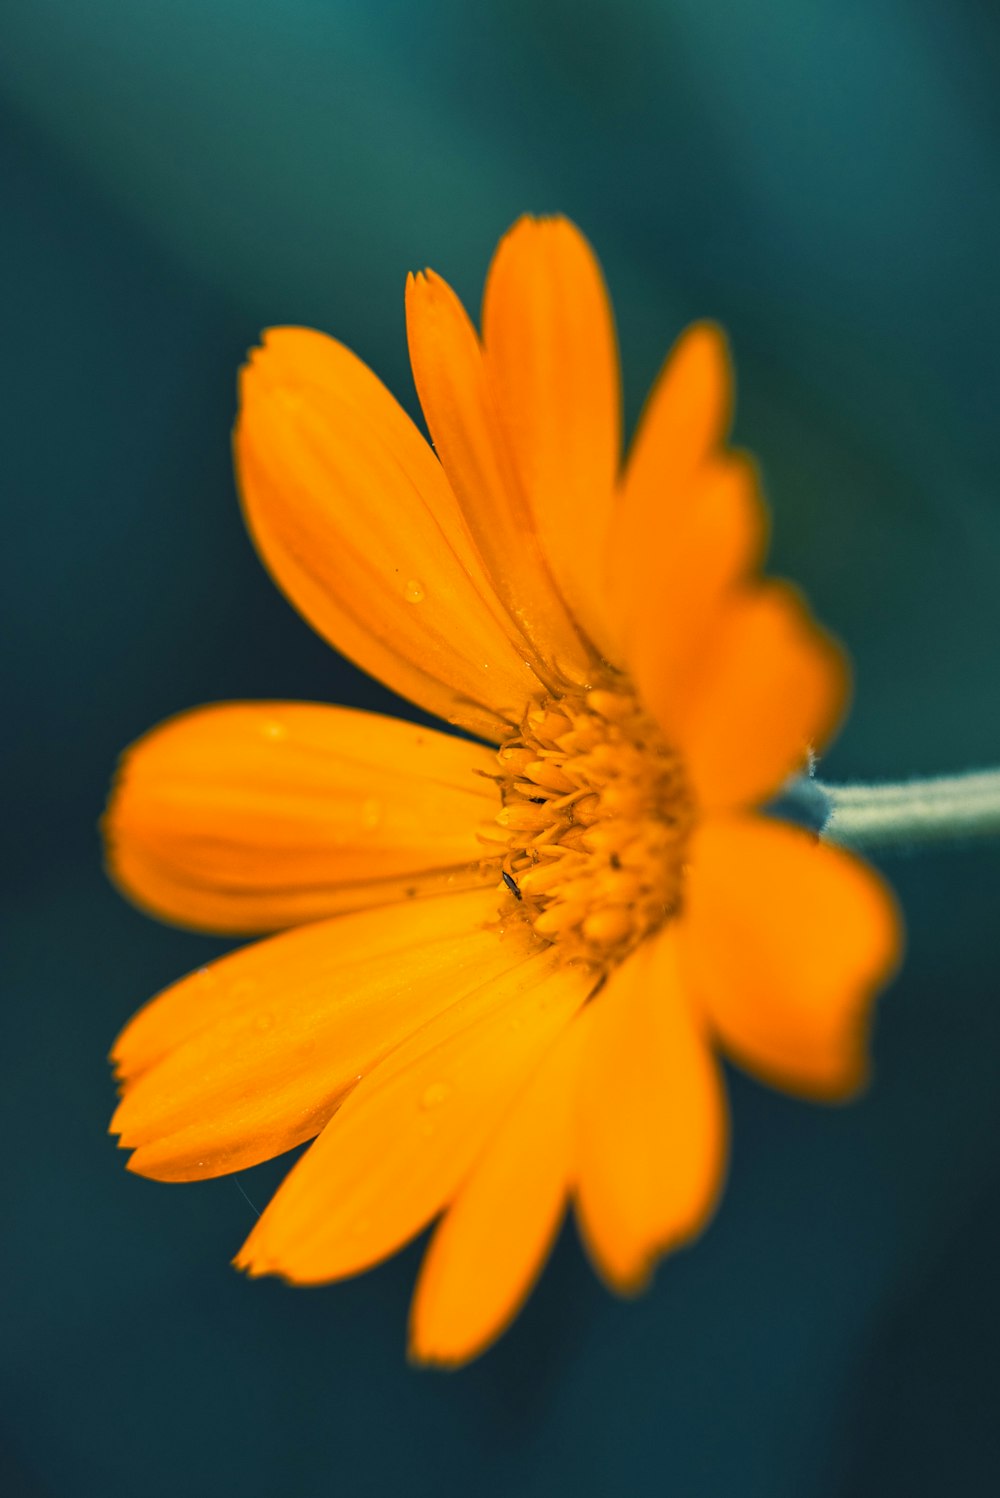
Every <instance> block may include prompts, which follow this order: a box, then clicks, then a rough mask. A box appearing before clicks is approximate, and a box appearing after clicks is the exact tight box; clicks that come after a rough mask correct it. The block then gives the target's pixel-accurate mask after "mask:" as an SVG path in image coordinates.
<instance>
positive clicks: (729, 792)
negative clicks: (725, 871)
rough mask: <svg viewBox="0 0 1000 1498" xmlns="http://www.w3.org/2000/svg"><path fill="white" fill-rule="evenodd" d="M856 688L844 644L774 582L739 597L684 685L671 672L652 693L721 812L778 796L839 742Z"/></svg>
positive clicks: (706, 804)
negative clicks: (812, 754)
mask: <svg viewBox="0 0 1000 1498" xmlns="http://www.w3.org/2000/svg"><path fill="white" fill-rule="evenodd" d="M671 688H672V689H671ZM847 689H848V672H847V662H846V660H845V658H844V655H843V652H842V651H841V650H840V648H839V646H838V645H836V644H835V643H834V642H833V640H831V638H830V637H829V635H827V634H825V633H824V632H823V631H822V630H821V629H820V627H819V625H818V624H816V622H815V621H814V620H813V618H812V616H811V615H810V614H809V611H808V610H807V608H806V607H805V604H804V603H803V602H802V600H801V599H800V598H799V597H798V595H797V594H796V593H795V592H794V590H793V589H792V588H790V587H789V586H788V585H787V584H785V583H775V582H770V583H765V584H762V585H761V586H759V587H756V588H753V589H751V588H746V589H742V590H740V591H739V592H737V593H735V594H734V595H733V596H732V598H731V599H730V601H729V602H728V603H727V604H726V606H725V607H724V608H723V609H722V610H721V611H720V612H719V613H718V614H717V616H716V621H715V624H714V625H713V626H712V628H711V630H710V631H709V633H708V635H707V637H706V639H705V642H704V646H703V648H702V650H701V651H700V652H698V653H697V655H696V656H695V657H694V658H693V659H692V661H691V664H690V669H689V670H688V671H687V673H686V677H685V680H684V683H683V685H678V684H677V681H676V677H675V678H674V680H673V682H671V679H670V676H669V675H668V674H665V675H664V676H663V677H662V678H661V679H659V680H657V681H656V682H655V683H653V684H652V685H650V684H649V683H648V682H647V683H646V684H645V689H644V696H645V699H646V704H647V706H648V707H649V709H650V711H651V712H652V713H653V714H654V716H655V717H656V718H658V720H659V722H660V726H661V727H662V729H663V731H664V734H665V735H666V737H667V738H668V740H669V741H670V742H671V743H673V744H674V745H676V747H677V748H678V749H679V750H680V752H681V754H682V755H683V757H684V762H685V766H686V769H687V774H688V779H689V781H690V783H691V786H692V789H693V791H694V793H695V796H696V799H697V800H698V802H699V804H700V806H701V807H702V810H707V811H712V810H716V809H719V808H725V807H732V806H746V805H752V804H754V803H756V802H760V801H764V800H766V799H767V798H768V797H769V796H771V795H773V794H774V793H775V792H777V791H778V790H779V789H780V787H781V786H782V785H783V784H784V782H785V780H786V779H787V778H788V776H789V775H791V774H792V773H793V772H795V771H796V770H800V769H802V768H803V766H804V765H805V763H806V762H807V759H808V755H809V751H810V749H811V748H812V747H813V746H814V745H816V746H820V745H822V744H824V743H826V742H827V740H828V739H829V738H830V736H831V734H832V732H833V730H834V728H835V727H836V724H837V722H838V721H839V719H840V716H841V713H842V711H843V708H844V703H845V699H846V696H847Z"/></svg>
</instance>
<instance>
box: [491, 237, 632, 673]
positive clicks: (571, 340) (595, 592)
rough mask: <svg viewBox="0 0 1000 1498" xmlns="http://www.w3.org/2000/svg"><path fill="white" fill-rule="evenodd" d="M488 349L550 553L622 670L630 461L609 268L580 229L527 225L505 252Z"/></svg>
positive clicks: (495, 269)
mask: <svg viewBox="0 0 1000 1498" xmlns="http://www.w3.org/2000/svg"><path fill="white" fill-rule="evenodd" d="M483 342H484V345H485V352H486V367H487V369H488V371H489V374H490V378H491V381H492V384H493V387H494V389H495V391H496V394H497V400H498V403H499V408H500V414H501V417H502V420H503V426H504V429H505V431H506V434H507V437H508V440H509V442H510V447H511V451H512V453H513V456H514V461H515V464H516V467H517V472H518V476H519V478H520V481H521V484H522V487H523V490H524V493H525V494H526V495H527V498H528V502H529V505H530V509H531V513H532V515H533V517H534V521H535V525H536V527H537V529H538V534H539V536H540V537H541V543H542V550H543V551H544V553H545V556H546V558H547V559H548V563H549V566H550V567H551V568H552V571H553V573H554V575H555V578H556V581H557V582H558V584H559V586H560V588H561V589H562V592H563V596H564V597H565V599H566V601H567V603H568V604H569V606H570V608H571V610H572V612H573V614H574V616H575V617H576V618H577V619H578V620H579V621H580V623H581V624H582V625H583V627H584V629H585V630H586V631H587V633H588V635H589V636H590V638H591V639H592V640H593V641H594V643H595V644H596V645H597V646H598V647H599V649H600V650H601V651H602V653H604V654H605V655H607V656H609V657H610V658H611V659H615V658H616V657H615V642H614V638H613V636H612V633H611V631H610V629H609V625H608V621H607V614H606V593H605V571H606V545H607V536H608V527H609V524H610V521H611V514H612V508H613V504H614V496H615V487H616V484H617V480H618V465H619V460H620V455H621V381H620V377H619V370H618V346H617V341H616V338H615V328H614V318H613V315H612V311H611V302H610V300H609V297H608V293H607V288H606V287H605V284H604V277H603V276H602V274H601V268H600V266H599V265H598V263H597V258H596V256H595V255H594V252H593V250H592V249H591V247H590V245H589V244H588V243H587V241H586V239H585V238H584V237H583V235H582V234H581V233H580V231H579V229H577V228H576V226H575V225H574V224H571V223H570V222H569V221H568V220H567V219H565V218H561V217H557V218H543V219H536V218H530V217H527V216H526V217H524V218H521V219H519V220H518V222H517V223H516V224H515V225H514V227H513V228H512V229H511V230H510V231H509V233H507V234H506V235H505V236H504V238H503V239H502V240H501V241H500V245H499V247H498V249H497V252H496V255H495V256H494V259H493V263H492V265H491V266H490V270H489V274H488V276H487V280H486V294H485V297H484V301H483Z"/></svg>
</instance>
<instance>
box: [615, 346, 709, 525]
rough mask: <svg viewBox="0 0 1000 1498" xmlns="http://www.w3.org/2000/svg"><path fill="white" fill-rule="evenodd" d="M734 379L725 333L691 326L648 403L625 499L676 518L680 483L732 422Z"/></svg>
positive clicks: (627, 473)
mask: <svg viewBox="0 0 1000 1498" xmlns="http://www.w3.org/2000/svg"><path fill="white" fill-rule="evenodd" d="M732 406H733V375H732V367H731V364H730V359H729V348H728V345H727V343H726V335H725V333H724V332H723V331H722V329H721V328H720V327H718V326H717V325H716V324H715V323H710V322H700V323H692V324H691V326H690V327H689V328H686V329H685V330H684V332H683V333H682V334H681V336H680V337H679V338H678V340H677V342H676V343H675V344H674V346H673V348H672V349H671V350H670V353H669V354H668V355H667V357H666V360H665V361H664V364H663V368H662V369H661V371H660V374H659V376H658V377H657V380H656V382H655V384H654V385H653V388H652V390H651V392H650V395H649V399H648V400H647V402H646V407H645V410H644V411H643V413H642V417H641V419H640V421H639V426H638V429H637V431H636V434H635V438H634V439H633V442H632V447H631V450H630V452H629V455H628V463H627V465H626V469H625V479H624V485H623V489H624V493H623V501H624V503H625V505H626V507H627V508H628V509H629V510H632V509H635V510H637V511H645V512H646V513H647V514H653V513H654V512H655V511H656V510H657V508H658V507H659V506H661V505H662V506H665V507H667V508H668V509H671V510H673V512H674V513H675V515H677V516H678V517H679V515H680V511H681V510H682V508H683V495H684V484H685V483H686V482H687V480H688V479H689V478H690V477H691V476H692V474H694V472H695V471H696V470H697V469H698V468H700V467H701V465H702V464H703V463H704V462H705V461H706V460H707V459H709V458H710V457H711V456H712V455H713V454H714V453H716V452H718V450H719V449H720V448H721V446H722V444H723V442H724V441H725V438H726V435H727V433H728V431H729V424H730V421H731V420H732Z"/></svg>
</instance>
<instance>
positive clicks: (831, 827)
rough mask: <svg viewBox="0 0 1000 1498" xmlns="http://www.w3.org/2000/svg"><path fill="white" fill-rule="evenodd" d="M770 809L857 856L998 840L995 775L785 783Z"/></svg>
mask: <svg viewBox="0 0 1000 1498" xmlns="http://www.w3.org/2000/svg"><path fill="white" fill-rule="evenodd" d="M775 809H776V810H778V811H779V812H782V813H784V814H787V815H791V816H792V817H794V819H795V820H796V821H799V822H803V823H805V824H806V825H807V826H809V827H812V828H813V829H814V830H815V831H817V832H819V833H820V834H821V836H822V837H823V838H824V839H825V840H826V841H827V842H831V843H839V844H841V846H843V847H845V848H856V849H858V850H859V851H863V852H867V851H875V850H880V851H883V852H893V851H898V852H901V851H904V850H906V849H912V848H919V847H923V846H925V845H926V844H929V843H947V842H952V843H957V842H971V841H979V840H981V839H983V838H991V837H1000V770H979V771H971V772H969V773H968V774H965V775H935V776H931V777H929V778H928V779H926V780H902V781H896V782H887V783H884V784H882V785H858V784H854V785H831V784H829V783H827V782H826V781H821V780H813V779H809V778H807V777H805V776H802V777H800V778H799V779H797V780H794V781H792V782H790V784H789V785H788V786H787V788H786V790H785V792H784V794H783V796H782V798H781V800H780V802H779V803H778V804H777V806H776V808H775Z"/></svg>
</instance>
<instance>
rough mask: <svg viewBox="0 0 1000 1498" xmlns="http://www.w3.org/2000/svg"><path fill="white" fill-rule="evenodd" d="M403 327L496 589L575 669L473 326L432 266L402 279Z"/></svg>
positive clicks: (573, 637)
mask: <svg viewBox="0 0 1000 1498" xmlns="http://www.w3.org/2000/svg"><path fill="white" fill-rule="evenodd" d="M406 331H407V337H408V339H409V346H410V362H411V363H412V365H413V378H414V381H415V383H416V387H417V394H418V395H419V396H420V404H421V406H422V407H423V411H424V416H425V418H426V420H427V426H428V429H429V431H430V434H431V437H432V438H433V441H434V446H435V449H436V451H437V453H438V456H439V457H440V459H441V462H442V464H443V465H444V469H445V472H446V473H447V475H448V478H449V479H450V480H451V483H452V486H453V488H454V490H455V493H456V494H457V495H458V498H459V501H460V503H461V506H462V510H463V513H464V515H465V518H466V521H467V523H468V526H469V529H470V531H471V533H472V535H473V537H474V538H475V541H476V544H477V546H478V548H479V551H480V553H481V555H482V556H483V558H484V559H485V562H486V565H487V567H488V569H489V572H490V576H491V577H492V579H493V581H494V583H495V585H496V588H497V591H498V593H499V594H500V596H501V598H502V599H503V600H504V602H505V603H506V605H507V607H508V609H509V610H510V612H511V614H512V615H513V617H514V618H515V619H516V620H517V622H518V624H519V625H520V626H521V628H522V630H523V631H524V633H525V635H527V637H528V639H529V640H530V641H531V643H532V645H533V646H534V648H535V650H536V651H537V652H539V654H540V656H541V659H542V660H543V661H546V662H549V663H556V662H558V663H559V664H560V665H561V666H563V668H564V669H567V670H569V671H570V673H573V672H579V671H581V670H584V671H585V669H586V666H587V663H588V652H587V649H586V647H585V645H584V643H583V641H582V640H581V638H580V635H579V634H578V632H577V630H576V628H575V627H574V625H573V623H572V621H571V619H570V617H569V615H568V614H567V612H566V609H565V607H564V606H563V602H562V599H561V597H560V595H559V590H558V588H557V587H556V585H555V583H554V582H553V580H552V576H551V574H550V572H549V570H548V568H547V566H546V563H545V560H544V558H543V556H542V552H541V550H540V549H539V543H538V537H537V534H536V523H535V520H534V519H533V517H532V513H531V510H530V508H529V506H528V503H527V499H526V496H525V491H524V488H523V485H522V482H521V479H520V476H519V475H518V473H517V470H516V467H515V465H514V461H513V457H512V454H511V452H510V449H509V445H508V442H507V439H506V437H505V434H504V432H503V430H502V428H501V424H500V418H499V413H498V411H497V406H496V401H495V397H494V392H493V390H492V389H491V386H490V381H489V377H488V373H487V370H486V369H485V367H484V361H483V351H482V348H481V346H480V343H479V339H478V337H477V336H476V330H475V328H474V327H473V326H472V323H471V322H470V320H469V317H468V314H467V313H466V311H465V308H464V307H463V306H462V304H461V302H460V301H459V299H458V297H457V296H456V295H455V293H454V291H452V289H451V287H450V286H449V285H448V283H447V282H446V281H443V280H442V279H441V277H440V276H438V275H436V274H435V273H434V272H433V271H430V270H429V271H425V272H424V273H423V274H422V275H419V276H410V277H409V279H408V280H407V283H406Z"/></svg>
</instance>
